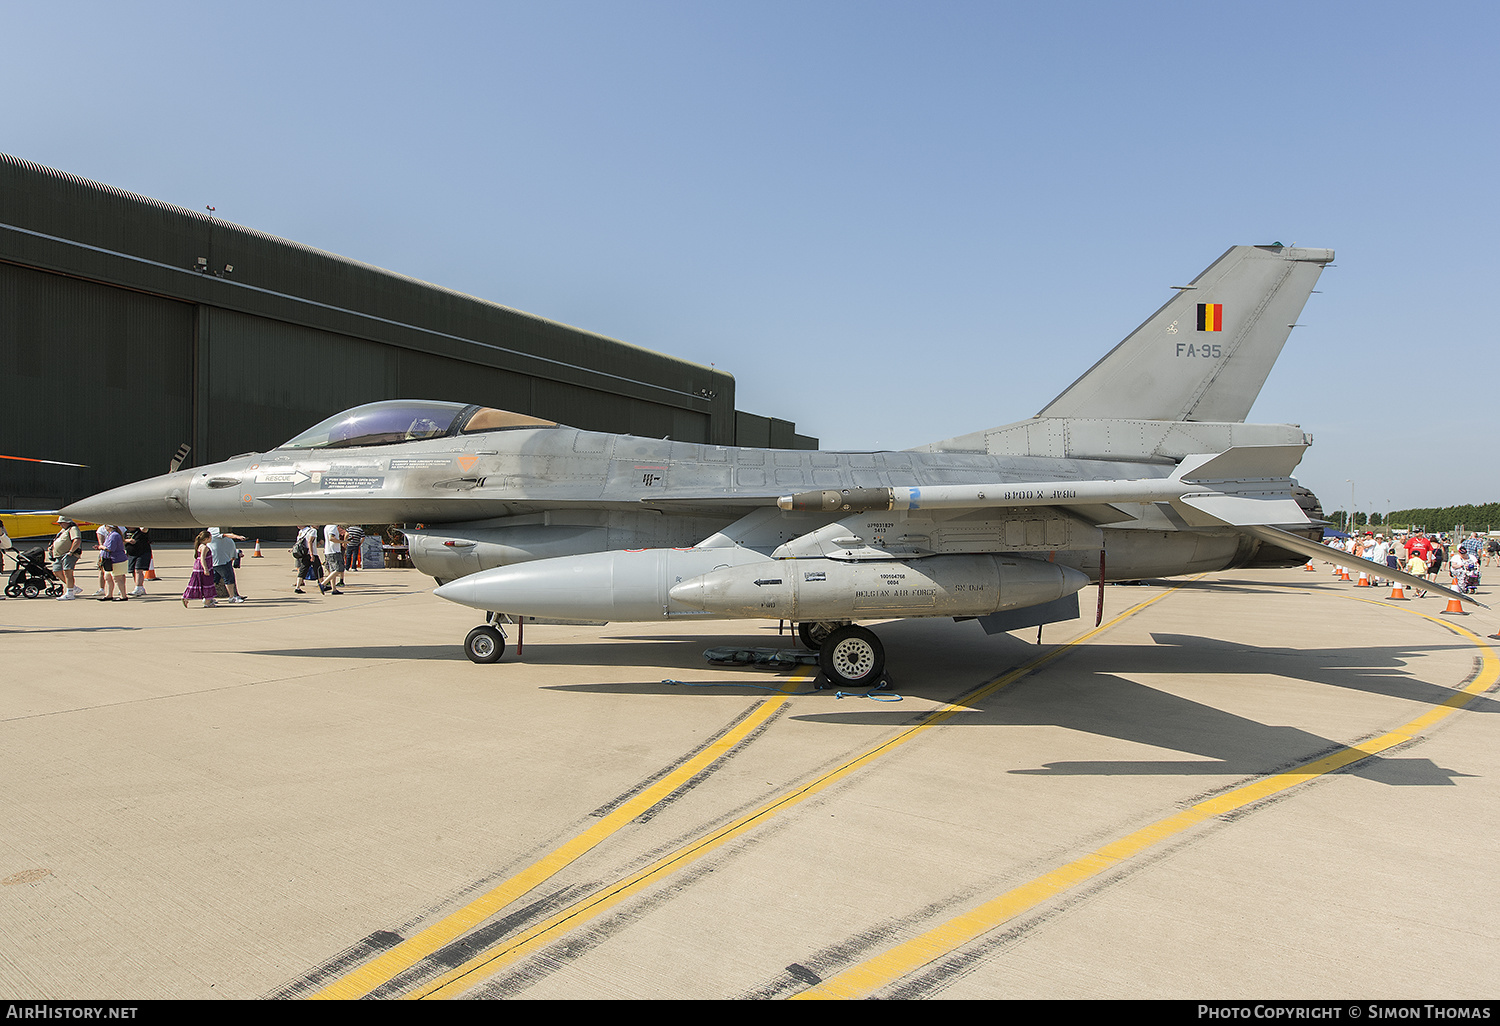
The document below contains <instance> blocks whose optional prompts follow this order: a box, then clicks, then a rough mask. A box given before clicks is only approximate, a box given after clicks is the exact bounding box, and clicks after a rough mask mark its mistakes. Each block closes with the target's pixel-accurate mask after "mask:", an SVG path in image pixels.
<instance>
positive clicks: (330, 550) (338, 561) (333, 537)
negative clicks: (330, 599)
mask: <svg viewBox="0 0 1500 1026" xmlns="http://www.w3.org/2000/svg"><path fill="white" fill-rule="evenodd" d="M323 569H324V570H326V571H327V572H328V576H327V577H325V578H324V580H325V581H327V582H328V583H329V584H330V585H331V586H332V587H333V593H334V594H335V595H342V594H343V592H341V591H339V586H340V585H341V584H343V583H344V537H343V532H342V531H340V530H339V525H338V524H329V525H328V526H327V527H325V528H323ZM335 578H337V580H335Z"/></svg>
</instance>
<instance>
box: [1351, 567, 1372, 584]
mask: <svg viewBox="0 0 1500 1026" xmlns="http://www.w3.org/2000/svg"><path fill="white" fill-rule="evenodd" d="M1354 586H1355V587H1356V588H1368V587H1369V586H1370V575H1369V574H1367V573H1365V572H1364V571H1363V570H1361V571H1360V572H1359V580H1357V581H1355V582H1354Z"/></svg>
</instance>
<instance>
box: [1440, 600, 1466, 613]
mask: <svg viewBox="0 0 1500 1026" xmlns="http://www.w3.org/2000/svg"><path fill="white" fill-rule="evenodd" d="M1443 612H1445V613H1458V614H1459V615H1460V616H1468V615H1469V614H1468V613H1465V612H1464V604H1463V603H1462V602H1460V601H1459V600H1458V599H1456V598H1451V599H1449V600H1448V608H1446V609H1444V610H1443Z"/></svg>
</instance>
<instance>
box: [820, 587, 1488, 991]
mask: <svg viewBox="0 0 1500 1026" xmlns="http://www.w3.org/2000/svg"><path fill="white" fill-rule="evenodd" d="M1355 601H1360V602H1366V603H1368V604H1371V605H1382V606H1383V605H1385V604H1384V603H1379V602H1374V601H1372V600H1369V599H1359V598H1356V599H1355ZM1386 608H1391V607H1388V606H1387V607H1386ZM1401 611H1402V612H1408V611H1407V610H1401ZM1409 612H1410V613H1411V615H1414V616H1419V617H1421V618H1423V619H1425V620H1429V621H1431V622H1433V623H1435V624H1437V625H1439V626H1441V627H1443V628H1445V629H1447V630H1450V631H1452V632H1453V633H1455V634H1458V635H1459V636H1460V637H1463V638H1466V639H1468V640H1469V641H1471V642H1472V643H1473V644H1475V645H1477V646H1478V647H1479V649H1480V651H1479V654H1478V655H1477V656H1476V660H1475V663H1474V666H1473V669H1472V670H1471V672H1470V673H1469V674H1467V675H1466V676H1465V677H1464V679H1463V681H1462V682H1461V683H1460V684H1459V685H1457V686H1456V687H1455V688H1454V689H1453V692H1454V693H1453V695H1452V696H1451V697H1450V698H1449V699H1447V700H1446V701H1444V702H1441V703H1439V704H1437V705H1436V706H1435V707H1433V708H1431V709H1429V710H1428V711H1427V712H1425V713H1423V714H1422V715H1420V716H1418V717H1416V718H1414V719H1412V720H1410V721H1408V722H1406V723H1403V724H1402V725H1401V726H1399V727H1396V728H1394V729H1392V730H1388V731H1384V732H1371V734H1370V735H1369V736H1367V737H1362V738H1360V739H1359V740H1357V741H1354V742H1351V743H1349V744H1342V745H1341V744H1334V745H1332V746H1330V747H1328V748H1324V749H1321V750H1319V751H1318V752H1315V753H1311V754H1309V755H1308V756H1306V757H1304V758H1303V759H1300V760H1295V761H1294V762H1292V763H1291V764H1290V765H1283V766H1278V767H1276V768H1275V769H1272V770H1269V771H1267V772H1265V773H1263V774H1257V775H1255V776H1253V777H1249V778H1242V779H1241V780H1240V781H1239V782H1237V783H1235V784H1232V785H1226V786H1225V787H1223V788H1218V789H1213V790H1212V791H1211V792H1209V793H1208V794H1207V795H1204V796H1199V797H1196V798H1193V799H1189V800H1188V801H1186V802H1184V803H1182V804H1180V805H1179V807H1178V809H1177V811H1176V812H1174V813H1172V814H1171V815H1168V816H1166V817H1165V818H1163V819H1161V820H1158V821H1157V822H1156V823H1153V824H1150V825H1148V826H1146V827H1143V828H1141V829H1138V830H1135V831H1132V832H1131V833H1129V834H1128V835H1126V836H1125V837H1123V838H1120V839H1119V840H1117V841H1113V842H1110V843H1106V844H1104V845H1102V846H1099V847H1097V848H1096V849H1095V850H1093V851H1091V852H1090V853H1089V854H1086V855H1084V856H1083V857H1081V858H1078V859H1075V860H1073V861H1071V862H1069V863H1067V864H1064V865H1062V866H1059V867H1058V868H1056V869H1053V870H1051V871H1049V872H1047V873H1044V874H1042V875H1041V876H1039V877H1037V878H1036V879H1034V880H1032V881H1030V882H1029V883H1026V884H1023V885H1021V886H1018V887H1014V888H1011V889H1009V890H1007V891H1005V892H1004V893H1002V894H1000V895H999V896H997V897H995V898H993V899H991V900H989V901H987V902H984V903H982V904H980V905H979V906H978V907H976V908H972V909H971V910H970V911H968V912H965V913H963V914H961V915H959V916H956V917H954V918H951V919H949V920H947V921H946V922H943V923H940V924H939V925H937V926H935V927H932V928H930V929H928V930H926V931H925V932H923V933H921V934H919V935H917V936H915V937H912V938H910V939H908V940H906V941H905V942H903V943H900V944H897V945H894V946H892V947H890V948H889V949H887V950H886V951H884V952H882V953H880V954H877V955H875V956H874V957H872V958H869V959H867V960H865V961H863V962H860V963H857V964H854V965H849V966H847V967H846V968H844V969H843V970H841V971H840V972H839V973H838V974H837V975H836V976H833V977H831V978H828V979H824V980H823V981H822V982H820V983H818V984H815V985H813V986H811V987H808V988H807V989H806V990H803V991H801V992H800V993H798V994H794V995H792V996H793V997H794V998H863V997H870V996H874V995H876V994H879V995H880V996H882V997H886V998H897V997H921V996H924V995H925V994H927V993H929V992H930V991H932V990H933V989H936V988H938V987H940V986H941V985H942V984H944V983H945V982H946V981H948V980H951V979H953V978H954V977H955V976H956V975H961V974H962V973H963V972H966V971H968V969H969V968H971V967H972V966H974V965H975V964H977V963H978V962H979V961H981V960H983V959H984V958H985V957H987V956H988V955H989V954H991V953H993V952H995V951H998V950H1000V949H1001V948H1003V947H1005V946H1007V945H1009V944H1010V943H1012V942H1013V941H1014V940H1015V939H1017V938H1018V937H1020V936H1022V935H1023V934H1025V933H1027V932H1029V931H1030V930H1032V929H1034V928H1036V927H1037V926H1039V925H1041V924H1042V923H1045V922H1047V921H1048V920H1050V919H1051V918H1053V917H1055V916H1058V915H1061V914H1063V913H1064V912H1065V911H1066V910H1067V909H1069V908H1071V907H1073V906H1076V905H1078V904H1080V903H1082V902H1084V901H1086V900H1088V899H1089V898H1092V897H1093V896H1095V895H1097V894H1099V893H1100V892H1102V891H1104V890H1107V889H1110V888H1112V887H1113V886H1114V885H1115V884H1116V883H1117V882H1118V881H1119V880H1121V879H1124V878H1125V877H1127V876H1129V875H1132V874H1133V873H1134V872H1136V871H1138V870H1140V869H1143V868H1145V867H1146V866H1148V865H1150V864H1153V863H1155V862H1157V861H1159V860H1160V859H1162V858H1165V857H1167V856H1168V855H1169V854H1170V853H1171V852H1173V851H1176V850H1180V849H1181V848H1183V847H1186V846H1189V845H1193V844H1196V843H1198V842H1199V841H1200V840H1201V839H1202V838H1203V837H1205V836H1208V833H1209V832H1211V831H1213V830H1214V829H1215V828H1225V827H1227V826H1228V825H1230V824H1232V823H1233V822H1235V821H1236V820H1238V819H1241V818H1243V817H1245V816H1247V815H1250V814H1251V813H1253V812H1256V811H1258V810H1260V809H1263V808H1268V807H1270V806H1272V805H1274V804H1278V803H1280V802H1281V801H1283V800H1286V799H1289V798H1291V797H1294V796H1295V795H1296V794H1298V793H1300V792H1301V790H1302V789H1303V788H1304V787H1306V786H1311V785H1315V784H1319V783H1322V782H1324V781H1325V780H1326V779H1327V778H1328V777H1330V776H1333V775H1335V774H1342V773H1348V772H1351V771H1352V770H1353V769H1354V768H1355V767H1357V766H1359V765H1360V764H1362V763H1364V762H1365V761H1366V760H1368V759H1372V758H1375V757H1378V756H1384V755H1386V754H1388V753H1391V752H1399V751H1403V750H1405V749H1407V748H1410V747H1412V746H1414V745H1417V744H1420V743H1421V742H1422V741H1424V740H1425V739H1426V738H1425V736H1424V734H1423V733H1422V732H1423V731H1427V730H1430V729H1432V728H1433V727H1435V726H1436V725H1437V724H1439V723H1440V722H1442V721H1443V720H1444V719H1446V718H1447V717H1449V716H1450V715H1451V714H1453V713H1455V712H1457V711H1459V710H1461V709H1464V708H1466V707H1467V706H1469V705H1471V704H1472V703H1473V702H1474V700H1475V699H1476V698H1478V697H1479V696H1480V695H1482V694H1485V693H1487V692H1489V691H1491V690H1494V689H1495V688H1496V687H1500V656H1497V655H1496V653H1495V650H1494V649H1493V648H1492V647H1491V646H1490V645H1489V643H1488V642H1487V641H1485V640H1484V639H1483V638H1480V637H1479V636H1478V635H1476V634H1474V633H1472V632H1470V631H1468V630H1466V629H1464V628H1463V627H1460V626H1458V625H1457V624H1454V623H1452V622H1449V621H1444V620H1440V619H1437V618H1436V617H1433V616H1429V615H1428V614H1425V613H1420V612H1416V611H1415V610H1412V611H1409Z"/></svg>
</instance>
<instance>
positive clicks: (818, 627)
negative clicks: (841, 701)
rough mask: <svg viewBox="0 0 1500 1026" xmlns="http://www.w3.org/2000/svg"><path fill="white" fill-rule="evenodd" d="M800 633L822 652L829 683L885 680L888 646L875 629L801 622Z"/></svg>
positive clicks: (858, 685)
mask: <svg viewBox="0 0 1500 1026" xmlns="http://www.w3.org/2000/svg"><path fill="white" fill-rule="evenodd" d="M797 637H799V638H800V639H802V644H803V645H805V646H807V647H808V648H810V649H814V650H815V651H817V653H818V664H819V665H820V666H821V667H822V668H823V676H824V678H826V679H827V681H828V684H829V686H831V687H836V688H875V687H879V686H880V685H881V684H882V683H884V680H885V647H884V646H882V645H881V644H880V639H879V638H877V637H876V636H875V632H874V631H871V630H869V629H867V628H864V627H860V626H858V625H856V624H852V623H838V622H833V621H826V620H825V621H820V622H812V621H809V622H807V623H799V624H798V625H797Z"/></svg>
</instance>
